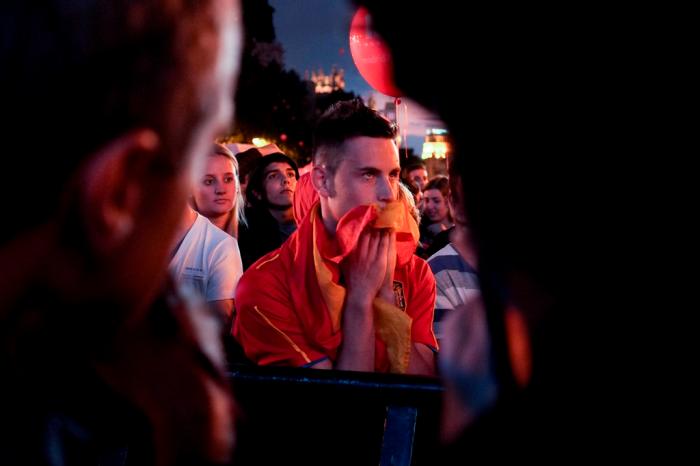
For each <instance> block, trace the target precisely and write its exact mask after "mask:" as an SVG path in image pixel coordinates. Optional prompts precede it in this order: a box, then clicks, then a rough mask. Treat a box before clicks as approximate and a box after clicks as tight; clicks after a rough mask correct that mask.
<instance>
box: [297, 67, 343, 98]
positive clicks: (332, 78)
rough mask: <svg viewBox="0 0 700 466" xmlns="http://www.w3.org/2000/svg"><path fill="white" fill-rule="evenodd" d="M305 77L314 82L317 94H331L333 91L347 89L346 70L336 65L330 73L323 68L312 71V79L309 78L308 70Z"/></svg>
mask: <svg viewBox="0 0 700 466" xmlns="http://www.w3.org/2000/svg"><path fill="white" fill-rule="evenodd" d="M304 79H305V80H306V81H309V80H310V81H311V82H313V83H314V92H315V93H316V94H330V93H331V92H335V91H342V90H344V89H345V71H343V69H338V68H336V67H335V66H334V67H332V68H331V73H330V74H325V73H324V72H323V69H319V70H318V71H312V72H311V79H309V72H308V71H307V72H305V73H304Z"/></svg>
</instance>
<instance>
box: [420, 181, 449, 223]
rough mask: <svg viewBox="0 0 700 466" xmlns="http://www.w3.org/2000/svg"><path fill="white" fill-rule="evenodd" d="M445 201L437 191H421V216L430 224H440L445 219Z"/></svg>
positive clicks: (446, 211)
mask: <svg viewBox="0 0 700 466" xmlns="http://www.w3.org/2000/svg"><path fill="white" fill-rule="evenodd" d="M447 213H448V206H447V199H445V197H444V196H443V195H442V193H441V192H440V190H439V189H426V190H425V191H423V215H424V216H426V217H427V218H428V220H430V222H431V223H438V222H442V221H443V220H445V219H446V218H447Z"/></svg>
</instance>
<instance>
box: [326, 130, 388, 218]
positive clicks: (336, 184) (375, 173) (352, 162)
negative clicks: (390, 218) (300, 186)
mask: <svg viewBox="0 0 700 466" xmlns="http://www.w3.org/2000/svg"><path fill="white" fill-rule="evenodd" d="M339 150H340V151H342V154H338V155H339V156H342V160H341V162H340V164H339V165H338V167H337V169H336V172H335V174H334V176H333V178H332V186H331V188H332V189H331V190H330V191H331V194H330V196H328V198H327V205H328V211H327V212H326V211H324V212H323V215H324V218H325V216H326V215H330V216H331V218H332V219H333V220H334V221H336V222H337V221H338V220H340V218H341V217H342V216H343V215H345V214H346V213H347V212H348V211H349V210H351V209H353V208H355V207H357V206H359V205H368V204H376V205H377V206H378V207H384V206H386V204H387V203H388V202H390V201H392V200H396V199H397V196H398V190H399V177H400V173H401V167H400V165H399V153H398V150H397V148H396V144H395V143H394V141H393V140H392V139H383V138H371V137H366V136H359V137H355V138H351V139H348V140H347V141H345V142H344V143H343V145H342V146H341V148H340V149H339Z"/></svg>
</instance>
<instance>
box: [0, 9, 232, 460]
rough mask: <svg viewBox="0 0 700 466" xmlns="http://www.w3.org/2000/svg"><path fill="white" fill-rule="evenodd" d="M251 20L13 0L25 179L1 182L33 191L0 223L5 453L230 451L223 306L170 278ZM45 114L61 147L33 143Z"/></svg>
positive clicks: (94, 456)
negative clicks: (195, 297) (196, 177)
mask: <svg viewBox="0 0 700 466" xmlns="http://www.w3.org/2000/svg"><path fill="white" fill-rule="evenodd" d="M240 14H241V12H240V8H239V5H238V2H237V1H233V0H211V1H206V2H185V1H182V0H143V1H140V2H115V1H107V0H105V1H97V0H86V1H82V2H79V3H76V2H72V1H67V0H66V1H63V0H53V1H46V2H42V6H41V8H36V6H33V5H30V4H29V3H27V2H24V1H21V0H9V1H6V2H2V4H1V5H0V30H1V31H2V46H0V69H2V70H3V72H2V73H0V98H1V100H2V102H3V104H2V110H0V111H1V112H2V114H3V120H4V121H5V122H6V124H5V128H4V134H5V137H4V140H3V154H5V155H8V154H13V155H12V156H13V158H14V161H13V166H14V167H15V169H16V170H17V173H21V174H22V176H15V175H14V174H10V173H9V172H8V171H3V179H2V183H0V190H1V191H2V195H3V197H4V198H5V199H18V197H17V195H18V193H22V194H21V202H14V201H13V202H8V203H7V205H6V206H5V214H6V216H7V218H11V219H12V221H11V222H5V224H4V227H3V229H2V233H1V234H0V265H1V267H0V283H2V293H0V328H1V329H2V332H0V345H1V346H2V350H1V351H0V372H1V373H2V374H3V382H2V387H1V388H0V390H2V392H1V393H0V411H1V412H2V413H3V414H2V417H1V419H0V438H2V442H0V458H2V462H3V463H7V464H123V463H125V461H127V462H128V463H130V464H202V463H209V462H212V463H218V462H225V461H227V460H228V457H229V453H230V449H231V446H232V433H233V430H232V417H231V406H232V401H231V399H230V395H229V387H228V384H227V383H226V380H225V376H224V374H223V371H222V370H221V369H222V364H221V362H222V361H221V360H220V357H221V355H222V353H221V350H220V349H219V348H217V346H216V345H215V344H213V345H212V344H211V342H210V341H205V340H206V339H208V338H209V337H211V336H214V338H215V337H216V335H217V334H216V333H215V332H213V331H211V328H210V322H211V318H207V316H206V313H205V312H204V310H203V309H189V308H188V307H187V306H186V303H184V302H183V300H182V299H181V298H180V297H179V296H177V295H176V294H173V293H169V294H168V295H167V296H165V295H164V293H163V292H162V290H163V289H164V284H165V283H166V265H167V261H168V258H169V253H170V252H171V249H170V248H171V244H172V241H171V239H172V235H173V231H174V229H175V227H176V225H177V223H178V221H179V220H180V219H181V217H182V211H183V208H184V207H185V202H186V199H187V195H188V194H189V192H190V186H191V185H190V181H191V180H190V171H191V168H192V166H193V165H194V164H195V163H199V161H200V159H202V158H203V157H206V154H207V152H208V149H209V146H210V144H211V141H212V140H213V139H214V138H215V137H216V136H218V134H219V132H220V131H222V130H223V129H224V128H226V127H227V126H228V125H229V123H230V119H231V117H232V113H233V108H232V100H231V98H230V97H231V95H232V93H233V90H234V87H235V77H236V75H237V72H238V62H239V56H240V41H241V37H240V36H241V26H240V24H239V21H240V19H239V18H240ZM68 109H70V110H68ZM38 111H40V112H41V113H42V119H45V120H43V121H44V122H45V123H46V124H44V125H42V128H41V130H40V131H39V132H40V133H41V137H42V139H43V140H44V141H48V142H50V143H51V144H52V146H51V147H45V148H41V147H40V146H38V147H39V149H38V150H36V147H37V146H35V147H34V148H32V149H31V150H29V146H28V141H35V140H36V137H37V112H38ZM67 111H68V112H69V113H66V112H67ZM67 115H70V117H67ZM55 141H60V144H53V142H55ZM33 174H37V175H39V178H40V179H41V183H40V184H37V185H34V186H33V188H32V189H26V188H27V185H26V181H27V176H30V175H33ZM39 178H37V179H39ZM157 297H160V298H159V299H158V300H157V301H156V298H157ZM213 328H215V326H214V327H213ZM127 446H128V450H127ZM125 459H126V460H125Z"/></svg>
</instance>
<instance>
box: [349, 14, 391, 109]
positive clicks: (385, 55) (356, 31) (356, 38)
mask: <svg viewBox="0 0 700 466" xmlns="http://www.w3.org/2000/svg"><path fill="white" fill-rule="evenodd" d="M370 23H371V17H370V16H369V12H368V11H367V10H366V9H365V8H364V7H360V8H359V9H358V10H357V13H355V16H353V18H352V23H351V25H350V54H351V55H352V60H353V61H354V62H355V66H357V69H358V70H359V71H360V74H361V75H362V77H363V78H365V81H367V82H368V83H369V85H370V86H372V87H373V88H374V89H375V90H377V91H379V92H381V93H382V94H386V95H389V96H392V97H398V96H400V95H403V94H402V92H401V91H400V90H399V89H398V88H397V87H396V84H394V66H393V63H392V60H391V54H390V53H389V48H388V47H387V46H386V44H385V43H384V41H383V40H382V39H381V38H380V37H379V35H377V33H375V32H374V31H372V29H371V24H370Z"/></svg>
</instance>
